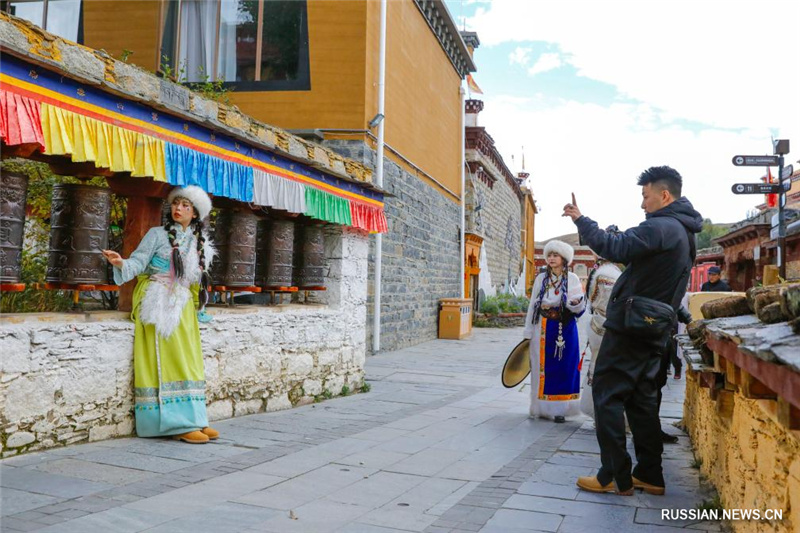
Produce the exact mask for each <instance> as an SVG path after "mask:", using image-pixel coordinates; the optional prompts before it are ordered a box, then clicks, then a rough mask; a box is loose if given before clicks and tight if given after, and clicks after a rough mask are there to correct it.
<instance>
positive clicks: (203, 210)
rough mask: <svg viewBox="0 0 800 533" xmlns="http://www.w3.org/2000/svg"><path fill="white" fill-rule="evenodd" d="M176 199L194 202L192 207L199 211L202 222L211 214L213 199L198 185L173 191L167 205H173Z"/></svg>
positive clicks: (198, 214)
mask: <svg viewBox="0 0 800 533" xmlns="http://www.w3.org/2000/svg"><path fill="white" fill-rule="evenodd" d="M175 198H186V199H187V200H189V201H190V202H192V206H194V209H195V211H197V216H199V217H200V220H203V219H204V218H206V217H207V216H208V214H209V213H210V212H211V198H209V197H208V194H206V191H204V190H203V189H201V188H200V187H198V186H197V185H187V186H186V187H176V188H174V189H172V192H170V193H169V196H168V197H167V203H168V204H172V201H173V200H175Z"/></svg>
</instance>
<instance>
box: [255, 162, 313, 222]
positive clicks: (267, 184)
mask: <svg viewBox="0 0 800 533" xmlns="http://www.w3.org/2000/svg"><path fill="white" fill-rule="evenodd" d="M253 203H254V204H256V205H266V206H268V207H273V208H275V209H283V210H284V211H289V212H291V213H305V212H306V186H305V185H303V184H302V183H297V182H296V181H292V180H288V179H286V178H281V177H280V176H276V175H274V174H270V173H268V172H264V171H263V170H260V169H255V170H254V171H253Z"/></svg>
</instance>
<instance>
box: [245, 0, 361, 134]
mask: <svg viewBox="0 0 800 533" xmlns="http://www.w3.org/2000/svg"><path fill="white" fill-rule="evenodd" d="M370 3H371V2H370ZM307 5H308V39H309V44H308V47H309V51H308V52H309V66H310V73H311V90H310V91H261V92H239V91H234V92H233V93H232V95H231V99H232V100H233V102H234V103H235V104H236V105H238V106H239V107H240V108H241V110H242V111H244V112H245V113H247V114H248V115H251V116H253V117H255V118H257V119H259V120H261V121H263V122H266V123H268V124H272V125H275V126H278V127H279V128H284V129H312V128H326V129H327V128H334V129H365V128H366V127H367V126H366V121H367V120H368V119H364V116H365V114H366V112H365V110H364V71H365V68H366V45H367V41H366V17H367V2H364V1H361V0H358V1H356V0H309V2H308V4H307ZM376 42H377V41H376ZM376 46H377V45H376Z"/></svg>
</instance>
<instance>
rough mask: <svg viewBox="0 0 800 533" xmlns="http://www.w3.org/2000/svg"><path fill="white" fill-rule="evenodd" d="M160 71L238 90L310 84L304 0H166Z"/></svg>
mask: <svg viewBox="0 0 800 533" xmlns="http://www.w3.org/2000/svg"><path fill="white" fill-rule="evenodd" d="M160 18H161V27H162V32H161V42H160V46H159V49H160V56H161V57H160V61H159V64H160V65H161V67H160V69H159V70H160V72H161V73H162V74H164V75H166V76H169V77H171V78H173V79H175V80H176V81H179V82H184V83H197V82H206V81H217V80H221V81H223V82H224V85H225V86H226V87H230V88H233V89H236V90H239V91H301V90H309V89H310V88H311V80H310V74H309V60H308V55H309V47H308V19H307V6H306V0H162V4H161V17H160Z"/></svg>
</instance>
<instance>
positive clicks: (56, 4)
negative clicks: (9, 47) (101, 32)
mask: <svg viewBox="0 0 800 533" xmlns="http://www.w3.org/2000/svg"><path fill="white" fill-rule="evenodd" d="M0 11H5V12H6V13H8V14H10V15H14V16H15V17H19V18H23V19H25V20H27V21H29V22H32V23H33V24H36V25H37V26H39V27H40V28H42V29H44V30H47V31H49V32H50V33H53V34H55V35H58V36H59V37H63V38H64V39H67V40H70V41H74V42H76V43H79V44H83V0H3V1H0Z"/></svg>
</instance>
